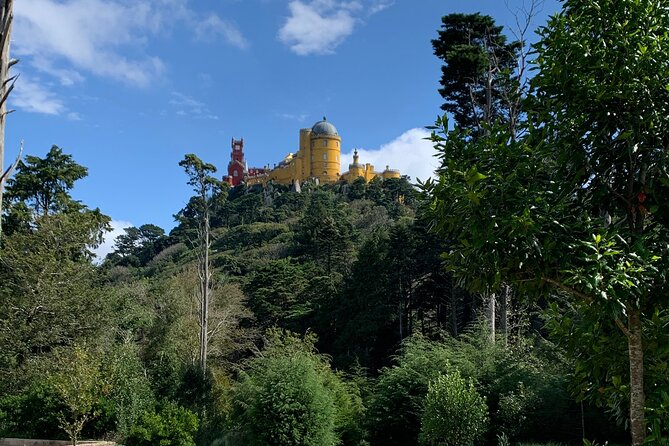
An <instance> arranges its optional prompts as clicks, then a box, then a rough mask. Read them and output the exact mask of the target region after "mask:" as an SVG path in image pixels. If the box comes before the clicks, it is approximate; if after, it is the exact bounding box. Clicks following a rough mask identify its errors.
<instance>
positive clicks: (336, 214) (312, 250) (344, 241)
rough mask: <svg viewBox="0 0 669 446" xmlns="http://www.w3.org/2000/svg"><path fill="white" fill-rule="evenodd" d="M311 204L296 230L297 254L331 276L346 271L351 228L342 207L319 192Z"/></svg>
mask: <svg viewBox="0 0 669 446" xmlns="http://www.w3.org/2000/svg"><path fill="white" fill-rule="evenodd" d="M309 200H310V201H309V205H308V206H307V208H306V210H305V212H304V215H303V217H302V218H301V219H300V221H299V222H298V224H297V228H296V230H295V248H296V251H297V253H298V254H302V255H306V256H307V257H308V258H311V259H312V260H314V261H317V262H319V263H320V264H321V265H322V266H323V268H324V269H325V271H326V272H327V273H328V274H330V273H332V272H333V271H343V270H346V269H347V267H348V264H349V261H350V253H351V238H350V233H351V225H350V223H349V222H348V219H347V217H346V215H345V213H344V211H343V208H342V206H343V205H342V203H340V202H338V201H337V200H336V198H335V196H334V194H332V193H331V192H316V193H314V194H312V195H311V196H310V199H309Z"/></svg>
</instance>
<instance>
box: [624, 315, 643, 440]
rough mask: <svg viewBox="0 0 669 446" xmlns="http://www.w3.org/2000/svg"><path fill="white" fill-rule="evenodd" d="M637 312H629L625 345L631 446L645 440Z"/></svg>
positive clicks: (641, 350)
mask: <svg viewBox="0 0 669 446" xmlns="http://www.w3.org/2000/svg"><path fill="white" fill-rule="evenodd" d="M639 313H640V312H639V310H637V309H633V310H629V313H628V321H629V322H628V333H627V343H628V347H629V362H630V432H631V434H632V446H640V445H642V444H643V443H644V442H645V440H646V420H645V413H644V411H645V405H646V394H645V392H644V389H643V372H644V369H643V342H642V337H641V315H640V314H639Z"/></svg>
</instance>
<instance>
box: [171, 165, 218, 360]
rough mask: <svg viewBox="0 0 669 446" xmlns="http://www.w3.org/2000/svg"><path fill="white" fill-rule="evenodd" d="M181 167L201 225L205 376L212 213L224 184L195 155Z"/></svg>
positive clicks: (199, 252) (201, 356) (213, 169)
mask: <svg viewBox="0 0 669 446" xmlns="http://www.w3.org/2000/svg"><path fill="white" fill-rule="evenodd" d="M179 165H180V166H181V167H183V168H184V170H185V171H186V175H188V185H189V186H192V187H193V190H194V191H195V197H194V199H192V200H191V201H192V202H193V212H194V213H195V217H196V221H197V224H198V229H197V241H196V246H197V255H198V277H199V278H200V283H199V286H198V287H197V293H196V295H197V299H198V303H199V311H198V323H199V324H200V338H199V339H200V352H199V363H200V367H201V368H202V371H203V373H204V372H205V371H206V369H207V345H208V344H209V339H210V337H211V333H210V330H209V306H210V304H211V300H212V270H211V262H210V260H209V255H210V250H211V214H212V208H213V205H214V200H215V197H217V192H219V191H220V188H221V187H222V181H221V180H218V179H216V178H214V177H213V176H212V174H213V173H215V172H216V167H215V166H214V165H213V164H209V163H205V162H203V161H202V160H201V159H200V158H198V157H197V156H195V155H194V154H192V153H191V154H188V155H186V156H185V157H184V159H183V160H182V161H180V162H179Z"/></svg>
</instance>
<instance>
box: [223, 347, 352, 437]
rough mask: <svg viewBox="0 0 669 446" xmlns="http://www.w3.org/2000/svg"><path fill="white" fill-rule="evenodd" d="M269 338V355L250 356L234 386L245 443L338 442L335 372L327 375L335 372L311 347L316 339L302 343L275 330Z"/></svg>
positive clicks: (239, 427)
mask: <svg viewBox="0 0 669 446" xmlns="http://www.w3.org/2000/svg"><path fill="white" fill-rule="evenodd" d="M269 342H270V343H269V346H268V348H267V350H266V351H265V353H264V355H263V356H259V357H257V358H255V359H253V360H252V361H251V363H250V364H249V369H248V371H247V372H246V373H245V374H244V375H242V380H241V381H240V383H239V384H238V386H237V388H236V389H235V392H234V407H235V414H234V420H235V423H236V425H237V428H238V429H239V431H240V433H241V436H242V442H241V443H240V444H254V445H258V446H262V445H273V444H281V445H285V446H290V445H304V446H308V445H313V446H324V445H335V444H338V442H339V438H338V434H337V431H336V424H335V423H336V422H335V420H336V419H337V410H336V407H335V395H334V394H333V391H332V390H331V388H332V387H334V384H333V383H332V382H331V381H330V380H332V379H334V378H333V377H332V376H330V377H327V374H328V373H331V372H329V371H328V369H326V365H325V364H324V363H323V362H322V360H321V359H319V358H318V357H317V356H315V355H314V354H313V353H311V350H312V349H313V342H314V340H313V339H307V340H306V343H302V342H300V341H299V340H297V338H295V337H293V336H291V335H288V336H287V337H286V336H282V337H276V334H274V335H273V339H270V340H269ZM326 377H327V378H326ZM328 382H329V386H328ZM345 419H346V418H345V417H342V418H340V419H339V421H340V423H342V424H344V425H345V424H346V423H345V422H344V421H345Z"/></svg>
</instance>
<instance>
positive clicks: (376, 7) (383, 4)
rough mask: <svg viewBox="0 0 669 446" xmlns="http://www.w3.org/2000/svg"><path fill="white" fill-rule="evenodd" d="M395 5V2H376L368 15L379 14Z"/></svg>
mask: <svg viewBox="0 0 669 446" xmlns="http://www.w3.org/2000/svg"><path fill="white" fill-rule="evenodd" d="M394 3H395V2H394V1H387V0H379V1H377V2H375V3H374V4H373V5H372V6H370V8H369V12H368V14H369V15H374V14H378V13H379V12H381V11H383V10H385V9H388V8H390V7H391V6H393V4H394Z"/></svg>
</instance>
